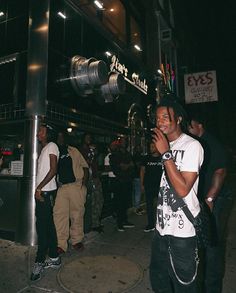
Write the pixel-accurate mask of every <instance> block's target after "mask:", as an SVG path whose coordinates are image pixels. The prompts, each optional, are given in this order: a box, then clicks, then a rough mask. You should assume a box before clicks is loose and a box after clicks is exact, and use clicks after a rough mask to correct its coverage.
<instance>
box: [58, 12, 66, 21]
mask: <svg viewBox="0 0 236 293" xmlns="http://www.w3.org/2000/svg"><path fill="white" fill-rule="evenodd" d="M57 14H58V15H59V16H60V17H61V18H64V19H66V15H65V14H64V13H62V12H61V11H59V12H58V13H57Z"/></svg>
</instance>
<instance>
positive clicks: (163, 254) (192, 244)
mask: <svg viewBox="0 0 236 293" xmlns="http://www.w3.org/2000/svg"><path fill="white" fill-rule="evenodd" d="M196 245H197V241H196V237H190V238H180V237H174V236H167V235H166V236H160V234H159V233H158V232H157V231H155V234H154V238H153V241H152V254H151V265H150V280H151V285H152V289H153V291H154V292H155V293H173V292H175V293H196V292H197V282H196V279H195V280H194V281H193V282H192V283H191V284H190V285H182V284H181V283H180V282H179V281H178V280H177V277H176V275H175V273H174V271H173V268H172V265H171V260H170V255H169V251H168V248H169V247H170V248H171V255H172V259H173V263H174V268H175V271H176V274H177V275H178V277H179V278H180V279H181V280H182V281H184V282H189V281H190V280H192V278H193V276H194V274H195V272H196V261H195V258H196Z"/></svg>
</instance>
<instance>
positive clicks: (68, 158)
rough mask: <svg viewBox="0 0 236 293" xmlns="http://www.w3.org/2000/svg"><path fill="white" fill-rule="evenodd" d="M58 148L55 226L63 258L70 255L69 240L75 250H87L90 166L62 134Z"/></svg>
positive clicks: (62, 133)
mask: <svg viewBox="0 0 236 293" xmlns="http://www.w3.org/2000/svg"><path fill="white" fill-rule="evenodd" d="M57 144H58V147H59V151H60V157H59V162H58V186H59V189H58V191H57V197H56V202H55V206H54V222H55V226H56V231H57V239H58V248H57V251H58V253H59V254H63V253H65V252H66V251H67V247H68V243H67V241H68V239H69V238H70V239H71V244H72V247H73V248H74V249H75V250H77V251H81V250H82V249H83V248H84V245H83V243H82V240H83V238H84V211H85V207H84V205H85V202H86V194H87V187H86V185H87V181H88V164H87V162H86V161H85V159H84V157H83V156H82V155H81V153H80V152H79V151H78V150H77V149H76V148H74V147H72V146H69V145H68V144H67V133H66V132H59V133H58V137H57Z"/></svg>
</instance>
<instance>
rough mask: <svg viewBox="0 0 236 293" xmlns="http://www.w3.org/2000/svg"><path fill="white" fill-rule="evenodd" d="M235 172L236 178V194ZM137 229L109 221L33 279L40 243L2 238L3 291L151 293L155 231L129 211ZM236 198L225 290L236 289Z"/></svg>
mask: <svg viewBox="0 0 236 293" xmlns="http://www.w3.org/2000/svg"><path fill="white" fill-rule="evenodd" d="M235 178H236V175H235V176H234V177H233V179H232V182H231V183H232V186H233V194H236V189H235V188H234V185H236V184H235ZM130 221H132V222H133V223H135V228H132V229H126V231H125V232H117V230H116V225H115V223H114V220H113V219H112V218H108V219H105V220H104V229H105V233H103V234H97V233H95V232H90V233H88V234H87V235H86V237H85V250H84V251H82V252H79V253H78V252H76V251H74V250H72V249H71V250H70V251H69V252H67V253H66V254H65V255H64V256H63V257H62V263H63V265H62V267H61V268H60V269H59V270H54V269H47V270H46V271H45V273H44V274H43V277H42V279H41V280H39V281H36V282H30V281H29V276H30V273H31V269H32V266H33V263H34V258H35V252H36V247H28V246H22V245H18V244H15V243H14V242H11V241H7V240H2V239H0V292H1V293H20V292H24V293H25V292H30V293H40V292H41V293H42V292H53V293H65V292H71V293H77V292H78V293H120V292H129V293H146V292H152V290H151V287H150V283H149V277H148V268H149V260H150V243H151V239H152V232H151V233H144V232H143V228H144V226H145V224H146V215H143V216H137V215H135V214H134V213H131V214H130ZM235 225H236V201H234V204H233V206H232V209H231V214H230V217H229V224H228V236H227V246H226V256H225V260H226V265H225V276H224V289H223V293H236V234H235Z"/></svg>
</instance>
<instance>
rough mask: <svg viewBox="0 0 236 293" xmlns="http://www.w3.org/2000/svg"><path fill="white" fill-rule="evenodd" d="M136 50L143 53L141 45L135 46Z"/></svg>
mask: <svg viewBox="0 0 236 293" xmlns="http://www.w3.org/2000/svg"><path fill="white" fill-rule="evenodd" d="M134 48H135V49H136V50H137V51H142V49H141V48H140V47H139V45H134Z"/></svg>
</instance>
